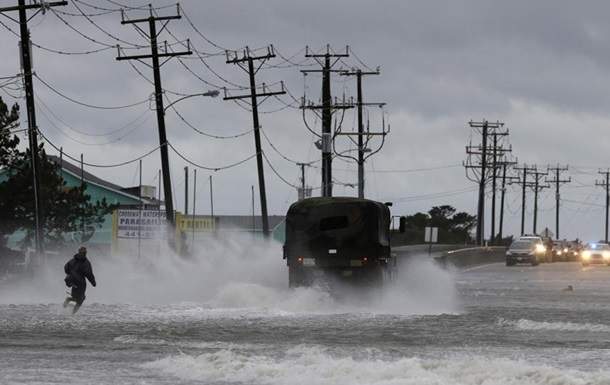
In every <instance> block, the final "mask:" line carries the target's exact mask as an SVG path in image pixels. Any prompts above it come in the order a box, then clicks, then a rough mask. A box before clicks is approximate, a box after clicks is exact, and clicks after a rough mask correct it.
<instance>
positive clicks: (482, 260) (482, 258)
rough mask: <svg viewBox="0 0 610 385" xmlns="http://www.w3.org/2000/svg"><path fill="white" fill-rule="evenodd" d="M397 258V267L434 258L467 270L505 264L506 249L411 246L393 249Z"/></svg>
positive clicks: (440, 262)
mask: <svg viewBox="0 0 610 385" xmlns="http://www.w3.org/2000/svg"><path fill="white" fill-rule="evenodd" d="M392 252H393V253H394V254H395V255H396V257H397V265H398V266H399V267H400V266H401V265H402V264H404V263H406V262H408V261H409V260H410V259H412V258H433V259H434V260H435V261H436V262H438V263H439V264H441V265H442V266H454V267H458V268H467V267H471V266H476V265H484V264H486V263H494V262H504V260H505V252H506V247H504V246H489V247H472V246H464V245H436V244H435V245H432V248H430V246H429V245H409V246H400V247H394V248H392Z"/></svg>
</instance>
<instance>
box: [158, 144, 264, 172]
mask: <svg viewBox="0 0 610 385" xmlns="http://www.w3.org/2000/svg"><path fill="white" fill-rule="evenodd" d="M167 145H168V146H169V148H171V149H172V150H173V151H174V152H175V153H176V155H178V156H179V157H180V158H181V159H182V160H184V161H185V162H187V163H188V164H190V165H191V166H195V167H198V168H200V169H203V170H208V171H221V170H227V169H229V168H233V167H236V166H239V165H241V164H243V163H246V162H247V161H249V160H250V159H252V158H254V157H255V156H256V154H252V155H250V156H249V157H247V158H245V159H242V160H240V161H237V162H235V163H231V164H228V165H225V166H220V167H210V166H203V165H201V164H198V163H195V162H193V161H192V160H190V159H188V158H187V157H186V156H184V155H182V154H181V153H180V152H179V151H178V150H176V148H175V147H174V146H172V144H171V143H170V142H167Z"/></svg>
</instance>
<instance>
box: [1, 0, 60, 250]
mask: <svg viewBox="0 0 610 385" xmlns="http://www.w3.org/2000/svg"><path fill="white" fill-rule="evenodd" d="M64 5H68V2H67V1H51V2H43V1H41V2H40V3H37V2H33V3H32V2H31V3H30V4H26V3H25V0H18V2H17V5H16V6H11V7H4V8H0V13H1V14H3V15H4V16H6V17H8V18H9V19H11V20H13V21H15V22H16V23H17V24H19V32H20V37H21V42H20V49H21V65H22V72H23V82H24V88H25V103H26V110H27V121H28V146H29V148H30V167H31V169H32V190H33V195H34V196H33V199H34V245H35V249H36V254H37V255H38V256H41V255H42V253H43V251H44V233H43V226H44V225H43V224H44V221H45V219H44V218H45V217H44V207H43V205H42V197H41V189H40V159H39V156H38V126H37V124H36V106H35V101H34V82H33V81H32V75H33V70H32V52H31V40H30V30H29V29H28V21H29V20H30V19H31V18H32V17H34V16H36V15H37V14H38V12H40V11H43V12H44V11H46V10H47V9H50V8H52V7H58V6H64ZM31 9H36V10H37V11H36V13H34V15H32V16H31V17H30V18H28V15H27V10H31ZM13 11H18V13H19V19H18V20H16V19H13V18H12V17H10V16H8V15H6V14H5V12H13Z"/></svg>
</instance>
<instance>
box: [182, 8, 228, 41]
mask: <svg viewBox="0 0 610 385" xmlns="http://www.w3.org/2000/svg"><path fill="white" fill-rule="evenodd" d="M181 8H182V14H183V15H184V19H185V20H186V21H187V23H188V24H189V25H190V26H191V28H193V30H194V31H195V33H197V34H198V35H199V36H201V38H202V39H203V40H205V41H206V42H207V43H208V44H210V45H212V46H214V47H216V48H218V49H220V50H222V51H227V48H225V47H223V46H221V45H219V44H216V43H214V42H213V41H212V40H210V39H208V38H207V36H205V35H204V34H203V33H201V31H200V30H199V29H198V28H197V27H196V26H195V24H193V22H192V21H191V18H190V17H189V16H188V13H187V12H186V11H185V10H184V7H183V6H181Z"/></svg>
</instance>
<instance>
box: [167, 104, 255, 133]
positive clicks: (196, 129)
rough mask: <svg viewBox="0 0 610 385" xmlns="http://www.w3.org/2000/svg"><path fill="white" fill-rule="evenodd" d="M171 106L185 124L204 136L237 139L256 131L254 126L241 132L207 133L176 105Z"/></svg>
mask: <svg viewBox="0 0 610 385" xmlns="http://www.w3.org/2000/svg"><path fill="white" fill-rule="evenodd" d="M170 108H171V109H172V110H173V111H174V112H175V113H176V115H178V118H179V119H180V120H182V122H183V123H184V124H186V126H187V127H189V128H191V129H192V130H193V131H195V132H197V133H198V134H201V135H203V136H207V137H209V138H213V139H235V138H239V137H242V136H244V135H248V134H249V133H251V132H252V131H254V129H253V128H252V129H249V130H248V131H244V132H240V133H239V134H234V135H215V134H210V133H207V132H205V131H201V130H200V129H198V128H197V127H195V126H194V125H193V124H191V122H189V121H188V120H186V118H185V117H184V116H183V115H182V114H181V113H180V112H178V110H177V109H176V107H175V106H174V105H170Z"/></svg>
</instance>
